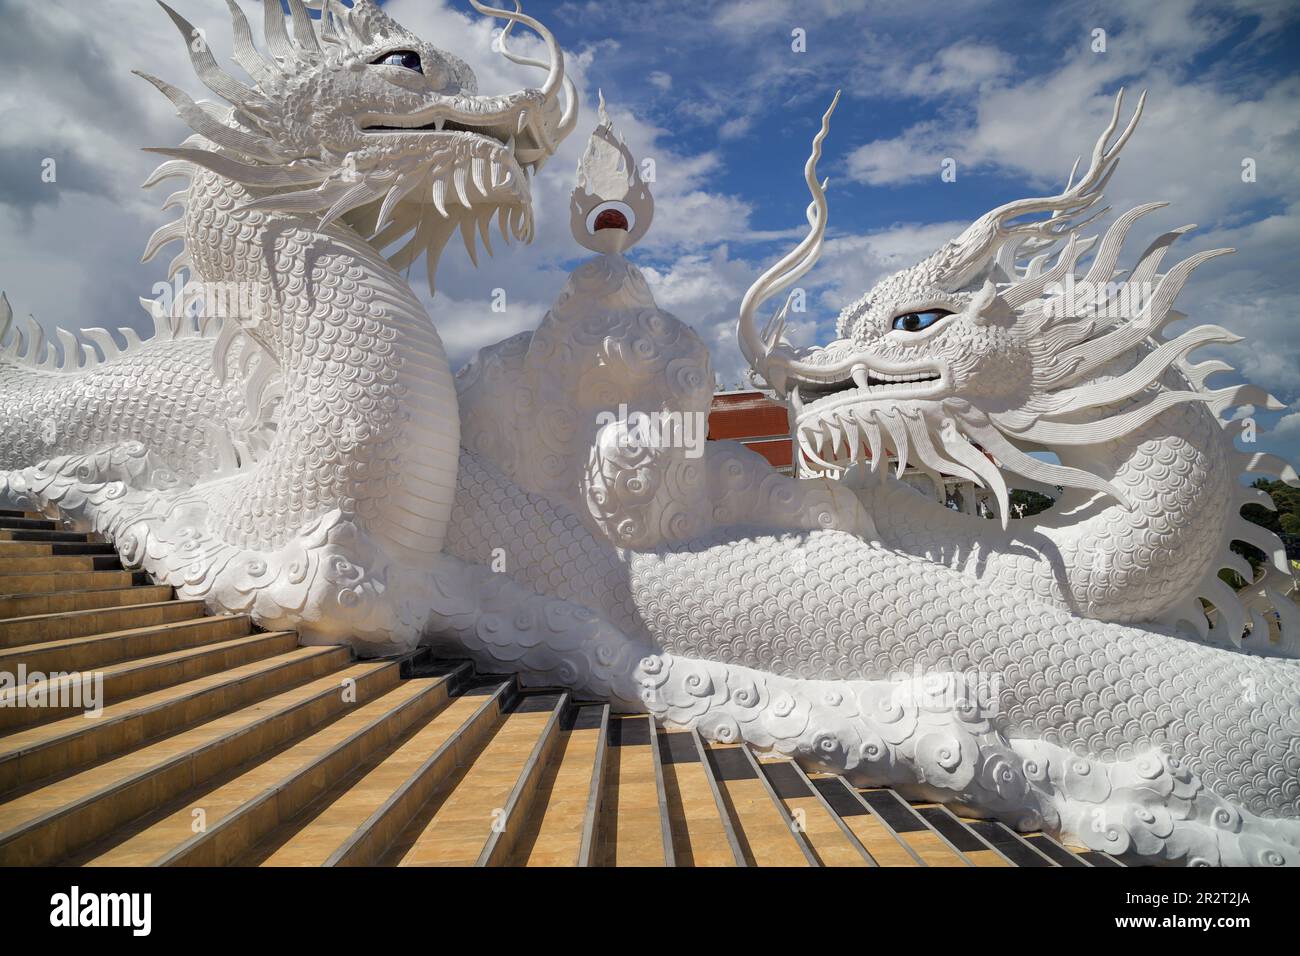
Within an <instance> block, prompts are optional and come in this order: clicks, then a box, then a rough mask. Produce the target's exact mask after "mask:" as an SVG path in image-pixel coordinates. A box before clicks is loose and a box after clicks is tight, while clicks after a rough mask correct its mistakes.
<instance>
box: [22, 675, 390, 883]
mask: <svg viewBox="0 0 1300 956" xmlns="http://www.w3.org/2000/svg"><path fill="white" fill-rule="evenodd" d="M398 672H399V666H398V664H397V663H396V662H392V661H380V662H365V663H357V664H352V665H349V666H346V667H344V668H342V669H339V670H334V671H332V672H331V673H329V674H327V675H325V676H323V677H319V678H317V679H315V680H312V681H309V682H308V683H305V684H301V685H299V686H297V687H294V688H292V689H290V690H287V691H284V692H282V693H280V694H277V695H276V696H274V697H270V698H266V699H262V700H259V701H257V702H256V703H254V704H252V705H250V706H247V707H244V708H243V709H241V710H238V711H235V712H233V713H228V714H224V715H222V716H221V717H218V718H216V719H214V720H209V721H206V722H205V723H202V724H200V725H198V726H196V727H192V728H190V729H188V730H185V731H182V732H180V733H175V734H171V735H169V736H167V737H165V738H163V739H161V740H158V741H155V742H153V743H151V744H148V745H147V746H144V747H140V748H138V749H136V750H133V751H131V752H129V753H127V754H125V755H123V756H120V757H118V758H116V759H114V760H110V761H107V762H105V763H101V764H98V765H96V766H93V767H91V768H89V769H87V770H83V771H81V772H78V773H74V774H72V775H71V776H68V777H64V778H62V779H59V780H56V781H54V782H52V783H49V784H46V785H44V786H42V787H39V788H37V789H34V790H30V791H28V792H25V793H23V794H21V795H20V796H18V797H16V798H14V799H12V800H9V801H8V802H7V803H4V804H3V805H0V865H5V866H13V865H22V866H35V865H42V864H48V863H52V862H56V861H58V860H62V859H65V858H66V857H68V856H70V855H72V854H75V853H77V852H78V851H79V850H81V849H82V848H84V847H86V846H88V845H89V844H91V843H92V842H94V841H96V840H100V839H102V838H104V837H105V836H106V835H108V834H109V833H111V832H113V831H114V830H117V829H118V828H120V827H122V826H123V825H125V824H127V823H129V822H130V821H132V820H134V819H136V818H138V817H140V816H142V815H144V814H145V813H147V812H149V811H150V810H152V809H153V808H155V807H157V806H159V805H160V804H162V803H164V802H166V801H169V800H174V799H177V798H178V797H179V796H180V795H181V794H183V793H184V792H185V791H187V790H189V789H191V788H193V787H195V786H198V785H200V784H202V783H204V782H206V781H208V780H212V779H213V778H215V777H217V776H218V775H220V774H222V773H224V772H226V771H228V770H230V769H231V768H233V767H236V766H238V765H239V764H242V763H246V762H248V761H250V760H252V759H254V758H255V757H257V756H258V755H259V754H264V753H267V752H268V751H271V750H274V749H277V748H280V747H282V746H283V745H284V744H286V743H287V742H289V741H291V740H293V739H294V738H296V737H298V736H301V735H303V734H305V733H307V732H308V731H310V730H311V729H312V728H315V727H319V726H321V725H323V724H324V723H325V722H327V721H329V720H332V719H334V718H336V717H338V716H340V715H342V714H343V713H346V712H348V711H350V710H352V709H353V708H355V707H356V706H358V705H359V704H364V703H366V702H367V701H369V700H371V699H372V698H374V697H376V696H378V695H380V694H384V693H387V692H388V691H389V690H391V689H392V688H393V687H395V686H396V684H397V681H398V679H399V673H398Z"/></svg>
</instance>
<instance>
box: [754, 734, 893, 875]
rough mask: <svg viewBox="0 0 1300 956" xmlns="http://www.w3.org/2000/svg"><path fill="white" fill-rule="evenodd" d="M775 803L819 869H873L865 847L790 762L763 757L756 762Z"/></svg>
mask: <svg viewBox="0 0 1300 956" xmlns="http://www.w3.org/2000/svg"><path fill="white" fill-rule="evenodd" d="M759 766H760V768H761V769H762V772H763V774H764V776H765V777H766V778H767V781H768V783H769V784H770V785H771V787H772V790H773V792H774V793H775V794H776V797H777V799H778V800H779V801H780V802H781V804H782V806H784V807H785V809H786V813H787V815H788V818H789V819H790V821H791V822H792V825H793V826H794V828H795V832H796V834H797V835H801V836H802V838H803V841H804V844H805V845H806V846H807V848H808V850H809V852H810V853H811V854H812V855H813V857H814V858H815V859H816V862H817V865H819V866H876V865H877V863H876V861H875V859H874V858H872V856H871V854H870V853H869V852H867V849H866V847H864V846H863V845H862V841H860V840H859V839H858V838H857V837H856V836H855V835H854V833H853V831H852V830H851V829H850V828H849V826H848V824H847V823H845V822H844V820H843V819H842V818H841V817H840V815H839V814H837V813H836V812H835V810H834V809H833V808H832V807H831V805H830V804H829V803H828V802H827V801H826V798H825V797H823V796H822V795H821V794H820V793H819V792H818V791H817V789H816V788H815V787H814V786H813V785H812V781H810V780H809V779H808V775H807V774H806V773H804V771H803V770H802V769H801V768H800V767H799V765H798V764H796V763H795V762H794V761H792V760H787V759H784V758H780V757H765V758H763V759H762V760H760V761H759Z"/></svg>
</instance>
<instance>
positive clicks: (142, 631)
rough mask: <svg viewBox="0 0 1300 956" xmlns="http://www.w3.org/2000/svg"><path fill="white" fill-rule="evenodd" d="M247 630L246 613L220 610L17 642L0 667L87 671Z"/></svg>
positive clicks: (0, 654) (0, 653) (2, 655)
mask: <svg viewBox="0 0 1300 956" xmlns="http://www.w3.org/2000/svg"><path fill="white" fill-rule="evenodd" d="M251 630H252V621H250V620H249V619H248V617H247V616H245V615H242V614H241V615H220V616H218V617H202V618H194V619H192V620H187V621H177V622H175V623H169V624H153V625H148V626H146V627H137V628H131V629H129V630H122V631H110V632H108V633H106V634H88V635H85V636H83V637H68V638H64V639H62V640H53V641H42V642H41V643H39V644H19V645H17V646H14V647H7V648H4V649H0V671H8V672H10V673H15V672H16V671H17V668H18V667H19V666H20V665H25V666H26V668H27V670H28V671H41V672H44V673H52V672H54V671H59V670H62V671H86V670H91V669H93V668H95V667H101V666H103V665H106V664H116V663H118V662H120V661H125V660H129V659H131V658H133V657H148V656H151V655H155V654H166V653H168V652H169V651H178V650H181V649H182V648H185V647H194V646H196V645H198V644H204V643H212V642H214V641H220V640H225V639H227V638H231V637H242V636H243V635H245V634H248V633H249V632H250V631H251Z"/></svg>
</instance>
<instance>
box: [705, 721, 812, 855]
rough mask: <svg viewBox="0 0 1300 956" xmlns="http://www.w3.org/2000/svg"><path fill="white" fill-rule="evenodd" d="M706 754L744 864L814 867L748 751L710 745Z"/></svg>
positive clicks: (787, 816)
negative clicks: (733, 826) (744, 861)
mask: <svg viewBox="0 0 1300 956" xmlns="http://www.w3.org/2000/svg"><path fill="white" fill-rule="evenodd" d="M707 755H708V758H709V762H710V764H711V766H712V768H713V772H714V775H715V777H716V778H717V781H718V786H719V789H720V790H721V792H722V799H723V803H724V805H725V807H726V809H727V811H728V813H729V814H730V816H731V819H732V820H733V821H734V823H735V832H736V837H737V839H738V840H739V842H740V850H741V853H742V854H743V855H744V857H745V860H746V862H747V863H749V865H750V866H810V865H817V860H816V857H814V856H813V854H812V852H811V849H810V848H809V847H808V844H807V841H806V840H804V838H803V835H802V834H801V833H800V832H799V831H798V829H797V828H796V827H795V826H793V825H792V821H791V819H790V815H789V813H788V811H787V810H786V809H785V806H784V804H782V803H781V801H780V800H779V799H778V798H777V797H776V795H775V793H774V792H773V791H772V787H771V784H769V783H768V781H767V778H766V777H765V776H764V775H763V773H762V772H761V769H760V768H759V766H758V763H757V761H756V760H755V759H754V755H753V754H752V753H751V752H750V750H749V748H748V747H745V746H742V745H740V744H717V743H712V744H708V745H707Z"/></svg>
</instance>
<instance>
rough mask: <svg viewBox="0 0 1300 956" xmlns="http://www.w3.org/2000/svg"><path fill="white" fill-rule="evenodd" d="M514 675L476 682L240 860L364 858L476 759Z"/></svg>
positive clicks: (355, 861) (339, 862)
mask: <svg viewBox="0 0 1300 956" xmlns="http://www.w3.org/2000/svg"><path fill="white" fill-rule="evenodd" d="M514 693H515V682H514V680H513V679H507V680H501V681H496V682H479V683H471V684H469V685H468V686H466V687H465V688H464V689H462V690H461V691H460V692H459V693H457V695H456V696H455V697H453V698H452V699H451V700H450V701H449V703H448V704H447V706H446V707H445V708H443V709H442V710H441V711H440V712H439V713H438V714H437V715H436V716H434V717H433V719H431V720H429V721H427V722H425V723H424V724H422V725H420V726H419V727H417V728H416V729H414V730H413V731H412V732H411V733H409V734H408V735H407V736H406V737H405V738H404V739H403V740H402V741H400V742H399V743H398V744H397V745H396V746H394V747H392V748H389V749H387V750H384V751H379V752H377V753H375V754H373V755H372V756H371V757H370V758H369V759H368V760H366V761H364V762H363V763H362V764H361V765H360V766H359V767H357V769H356V770H355V771H354V772H353V773H352V774H350V775H349V776H348V777H347V778H345V779H344V780H342V781H340V782H339V783H338V784H336V785H335V787H334V788H333V789H331V790H330V791H327V792H326V793H324V794H322V795H321V796H320V798H319V799H318V800H317V801H316V802H315V803H313V804H312V805H311V806H310V807H307V808H306V809H304V810H303V811H302V812H300V813H299V814H298V815H297V816H295V817H293V818H291V819H289V820H287V821H286V822H285V823H284V824H282V825H281V826H280V827H278V828H277V829H276V830H274V831H272V832H271V833H269V834H268V835H267V836H266V837H265V838H264V839H263V840H262V841H261V842H260V843H259V844H258V845H256V846H254V847H253V848H252V849H251V850H250V851H249V852H248V853H247V854H245V855H244V856H243V857H241V858H240V859H239V860H238V861H237V863H238V864H240V865H262V866H365V865H372V864H374V863H376V862H378V860H379V859H380V857H381V856H382V855H383V853H384V852H385V851H386V850H387V848H388V847H389V845H390V844H391V843H392V842H393V840H394V839H396V837H397V835H398V834H399V833H400V832H401V831H402V830H403V828H405V827H406V826H407V824H408V823H410V821H411V820H412V819H413V818H414V817H415V815H416V814H417V813H418V812H419V811H420V809H421V808H422V807H423V806H425V805H426V804H427V802H428V801H429V800H430V799H431V798H433V797H434V795H435V794H437V793H438V792H439V788H440V787H442V786H443V785H444V784H445V782H446V781H447V780H449V779H450V778H451V777H452V776H453V775H454V774H455V772H456V771H457V768H458V767H460V766H462V765H463V764H465V763H467V762H469V761H471V760H473V759H474V757H475V756H476V755H477V754H478V753H479V751H480V749H481V746H482V744H483V741H484V740H485V739H487V738H488V737H489V736H490V734H491V733H492V732H493V730H494V729H495V728H496V727H497V725H498V724H499V723H500V721H501V719H502V710H503V708H504V707H506V706H508V705H509V703H510V701H511V699H512V697H513V695H514Z"/></svg>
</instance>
